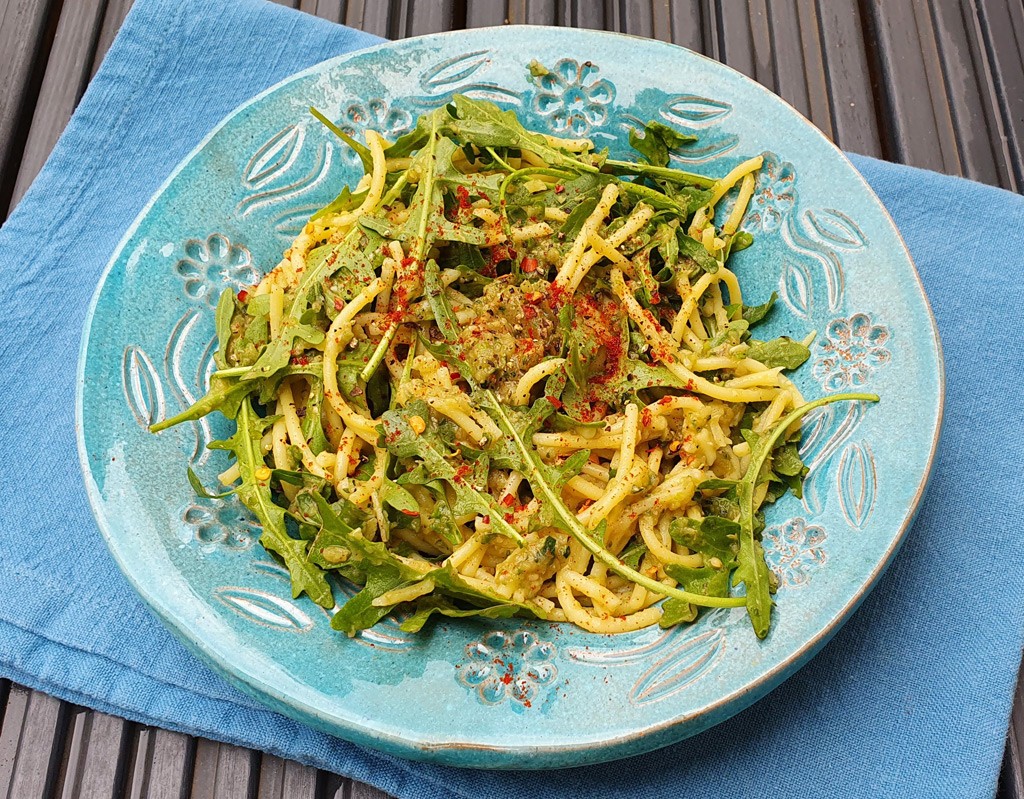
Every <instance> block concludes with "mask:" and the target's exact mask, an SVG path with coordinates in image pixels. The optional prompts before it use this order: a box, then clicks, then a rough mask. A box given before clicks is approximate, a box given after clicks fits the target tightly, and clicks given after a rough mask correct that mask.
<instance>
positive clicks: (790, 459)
mask: <svg viewBox="0 0 1024 799" xmlns="http://www.w3.org/2000/svg"><path fill="white" fill-rule="evenodd" d="M806 468H807V467H805V466H804V462H803V461H802V460H801V459H800V448H799V447H798V446H797V445H796V444H782V445H781V446H778V447H776V448H775V450H774V451H773V452H772V471H774V472H775V473H776V474H780V475H783V476H785V477H796V476H798V475H802V474H803V473H804V469H806Z"/></svg>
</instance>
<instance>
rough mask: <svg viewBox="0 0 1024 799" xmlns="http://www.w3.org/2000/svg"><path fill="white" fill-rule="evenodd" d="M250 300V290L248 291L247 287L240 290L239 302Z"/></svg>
mask: <svg viewBox="0 0 1024 799" xmlns="http://www.w3.org/2000/svg"><path fill="white" fill-rule="evenodd" d="M248 300H249V292H248V291H246V290H245V289H242V290H241V291H240V292H238V301H239V302H247V301H248Z"/></svg>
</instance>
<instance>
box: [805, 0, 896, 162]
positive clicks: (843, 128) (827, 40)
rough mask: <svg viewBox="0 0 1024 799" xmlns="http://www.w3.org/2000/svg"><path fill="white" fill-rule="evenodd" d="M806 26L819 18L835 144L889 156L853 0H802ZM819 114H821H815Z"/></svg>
mask: <svg viewBox="0 0 1024 799" xmlns="http://www.w3.org/2000/svg"><path fill="white" fill-rule="evenodd" d="M799 3H800V5H799V8H800V20H801V29H802V30H810V29H811V27H812V24H813V22H814V20H816V22H817V27H818V32H819V33H818V35H819V38H820V40H821V49H822V52H823V55H824V58H823V62H824V68H825V77H826V80H827V84H828V97H829V105H830V113H831V130H832V136H833V139H834V141H835V142H836V144H838V145H839V146H840V147H842V148H844V149H846V150H851V151H853V152H857V153H862V154H863V155H871V156H875V157H877V158H881V157H884V156H886V155H887V153H886V152H885V150H884V147H883V136H882V133H881V126H880V124H879V119H878V112H877V109H876V105H875V103H876V101H875V89H874V87H873V85H872V81H871V71H870V64H869V60H870V59H869V56H868V46H867V37H866V35H865V30H864V27H863V25H862V21H861V17H860V14H859V12H858V10H857V7H856V4H854V3H833V2H828V0H799ZM813 118H818V117H813V116H812V119H813Z"/></svg>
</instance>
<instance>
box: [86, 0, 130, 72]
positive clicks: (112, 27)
mask: <svg viewBox="0 0 1024 799" xmlns="http://www.w3.org/2000/svg"><path fill="white" fill-rule="evenodd" d="M131 7H132V0H107V2H106V8H105V9H104V12H103V25H102V26H101V27H100V35H99V39H98V41H97V42H96V52H95V53H93V59H92V69H91V74H92V75H95V74H96V70H97V69H99V67H100V63H101V62H102V61H103V56H105V55H106V54H107V50H109V49H110V45H112V44H113V43H114V37H115V36H117V32H118V30H120V28H121V23H122V22H124V18H125V17H127V16H128V11H129V9H130V8H131Z"/></svg>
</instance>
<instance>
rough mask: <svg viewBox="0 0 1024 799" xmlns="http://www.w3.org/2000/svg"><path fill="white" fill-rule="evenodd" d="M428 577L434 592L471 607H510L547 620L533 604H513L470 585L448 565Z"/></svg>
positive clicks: (543, 613) (496, 594)
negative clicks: (431, 581)
mask: <svg viewBox="0 0 1024 799" xmlns="http://www.w3.org/2000/svg"><path fill="white" fill-rule="evenodd" d="M429 577H430V579H431V580H433V581H434V586H435V590H438V591H440V592H442V593H444V594H446V595H447V596H450V597H454V598H455V599H461V600H464V601H466V602H469V603H470V604H472V605H476V606H478V607H484V608H493V607H495V606H498V605H511V606H512V607H514V608H515V609H516V611H517V612H519V613H521V614H523V615H529V616H533V617H534V618H537V619H545V618H547V613H546V611H545V610H544V608H542V607H541V606H540V605H538V604H536V603H534V602H530V601H527V602H513V601H512V600H509V599H506V598H505V597H503V596H502V595H501V594H499V593H497V592H495V591H488V590H486V589H484V588H483V587H481V586H480V585H479V583H473V584H472V585H471V584H470V583H469V582H468V581H467V580H466V579H465V578H464V577H463V576H462V575H461V574H459V572H458V570H457V569H456V568H455V567H454V566H452V565H451V564H450V563H448V564H445V565H444V566H441V567H440V568H437V569H434V571H432V572H430V575H429Z"/></svg>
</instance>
